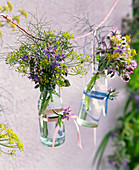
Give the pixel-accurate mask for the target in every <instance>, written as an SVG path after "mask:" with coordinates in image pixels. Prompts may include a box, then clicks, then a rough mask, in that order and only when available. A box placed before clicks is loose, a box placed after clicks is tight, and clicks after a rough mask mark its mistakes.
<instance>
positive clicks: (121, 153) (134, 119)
mask: <svg viewBox="0 0 139 170" xmlns="http://www.w3.org/2000/svg"><path fill="white" fill-rule="evenodd" d="M138 7H139V1H138V0H134V8H133V15H134V17H133V18H132V19H131V18H130V19H129V18H128V17H127V18H124V19H123V25H122V26H123V29H122V31H123V35H125V34H130V35H131V39H132V41H131V47H132V48H134V49H136V51H137V55H136V56H134V60H136V61H137V64H138V66H137V68H136V69H135V70H134V72H133V73H132V74H131V75H130V77H131V79H130V81H129V82H128V83H127V87H128V88H129V92H130V95H129V98H128V99H127V102H126V105H125V108H124V114H123V115H122V116H121V117H119V118H118V120H117V121H118V125H117V126H116V127H115V128H114V129H113V130H111V132H112V135H111V139H112V142H113V146H114V151H113V153H112V154H111V155H109V156H108V160H109V163H110V164H111V165H112V166H113V167H114V168H115V169H117V170H120V169H127V170H138V168H139V163H138V160H139V29H138V27H139V8H138ZM104 139H105V138H104ZM104 139H103V140H104ZM103 140H102V141H103ZM101 145H103V143H101V144H100V146H99V148H98V150H97V152H96V156H98V152H101V151H100V148H101V147H102V146H101ZM101 157H102V155H101ZM99 163H100V162H99Z"/></svg>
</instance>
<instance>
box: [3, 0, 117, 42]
mask: <svg viewBox="0 0 139 170" xmlns="http://www.w3.org/2000/svg"><path fill="white" fill-rule="evenodd" d="M118 1H119V0H116V1H115V2H114V4H113V6H112V8H111V9H110V11H109V12H108V14H107V15H106V17H105V18H104V19H103V20H102V21H101V22H100V24H98V25H97V26H96V27H95V28H94V30H92V31H91V32H89V33H86V34H83V35H81V36H78V37H75V38H73V39H71V40H70V42H72V41H75V40H77V39H80V38H83V37H86V36H88V35H91V34H92V33H93V32H95V31H96V30H97V29H98V28H99V27H101V26H102V25H103V24H104V22H105V21H106V20H107V19H108V17H109V16H110V15H111V12H112V11H113V9H114V7H115V6H116V4H117V3H118ZM0 16H2V17H3V18H5V19H6V20H9V21H10V22H12V24H14V25H15V26H17V27H18V28H19V29H20V30H22V31H23V32H24V33H26V34H27V35H29V36H31V37H32V38H35V39H37V40H40V41H45V40H44V39H41V38H38V37H35V36H34V35H32V34H30V33H28V32H27V31H26V30H25V29H24V28H22V27H20V26H19V25H18V24H16V23H15V22H14V21H13V20H12V18H11V17H9V16H8V15H5V14H3V13H1V14H0Z"/></svg>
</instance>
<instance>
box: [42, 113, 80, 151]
mask: <svg viewBox="0 0 139 170" xmlns="http://www.w3.org/2000/svg"><path fill="white" fill-rule="evenodd" d="M69 117H70V118H71V119H72V120H73V121H74V123H75V125H76V129H77V144H78V146H79V147H80V148H81V149H82V144H81V137H80V130H79V126H78V124H77V122H76V120H77V117H78V116H76V115H69ZM39 118H40V119H41V120H43V121H45V122H51V121H57V120H58V118H51V119H50V118H44V117H41V116H39ZM63 119H65V118H63ZM59 129H60V126H59V125H57V126H56V128H55V131H54V135H53V142H52V150H53V154H54V145H55V140H56V136H57V133H58V131H59Z"/></svg>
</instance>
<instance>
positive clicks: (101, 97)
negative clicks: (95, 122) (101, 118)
mask: <svg viewBox="0 0 139 170" xmlns="http://www.w3.org/2000/svg"><path fill="white" fill-rule="evenodd" d="M83 93H84V94H85V95H86V96H88V97H90V98H95V99H98V100H105V115H107V111H108V99H110V100H113V98H110V97H109V95H108V94H107V93H103V92H99V91H93V90H92V91H91V92H90V93H87V92H86V91H84V92H83Z"/></svg>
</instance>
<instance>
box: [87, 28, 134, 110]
mask: <svg viewBox="0 0 139 170" xmlns="http://www.w3.org/2000/svg"><path fill="white" fill-rule="evenodd" d="M96 38H97V37H96ZM130 41H131V39H130V36H128V35H126V36H121V34H120V31H119V30H115V29H114V28H113V29H112V31H111V32H110V33H108V34H107V35H106V36H102V38H101V39H99V40H98V39H97V46H96V47H95V53H96V63H95V64H96V66H97V69H96V70H95V73H94V74H93V76H92V78H91V80H90V81H89V83H88V85H87V88H86V92H87V93H89V92H91V90H92V88H93V87H94V85H95V82H96V80H97V79H99V78H100V76H102V75H105V74H106V75H110V77H111V78H112V77H113V76H114V75H115V74H117V75H118V76H120V77H121V79H122V80H123V81H126V82H128V81H129V80H130V74H131V73H133V70H134V69H135V68H136V67H137V63H136V61H135V60H133V56H135V55H136V50H134V49H131V48H130V45H129V43H130ZM85 103H86V109H87V110H88V109H89V97H88V96H85Z"/></svg>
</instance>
